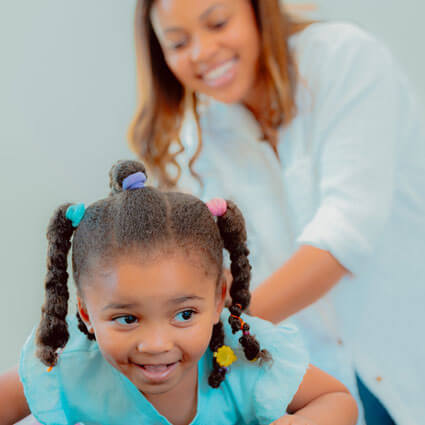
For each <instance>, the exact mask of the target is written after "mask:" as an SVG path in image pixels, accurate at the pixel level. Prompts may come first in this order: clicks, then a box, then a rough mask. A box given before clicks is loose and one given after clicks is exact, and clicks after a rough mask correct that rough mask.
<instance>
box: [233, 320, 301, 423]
mask: <svg viewBox="0 0 425 425" xmlns="http://www.w3.org/2000/svg"><path fill="white" fill-rule="evenodd" d="M242 317H243V319H244V320H245V321H246V322H247V323H249V325H250V328H251V329H250V332H251V334H252V335H255V337H256V339H257V341H258V342H259V344H260V346H261V348H262V349H265V350H267V352H268V353H269V355H270V360H269V361H262V362H259V361H257V362H249V361H248V360H246V359H245V357H244V354H243V352H242V350H241V346H240V344H239V342H238V339H239V337H240V333H237V334H236V335H232V334H231V331H229V328H230V326H229V325H228V324H227V323H225V329H226V332H227V335H226V339H227V342H231V346H232V347H233V348H234V350H235V353H236V354H237V357H238V360H237V361H236V363H234V364H233V365H232V366H231V368H232V370H231V372H230V373H229V374H228V376H226V380H228V381H229V386H230V387H231V388H232V392H233V398H234V400H235V402H236V405H237V407H238V410H239V412H240V413H241V415H242V417H243V419H244V421H245V423H247V424H248V423H249V424H250V423H256V424H259V425H269V424H270V423H272V422H273V421H275V420H277V419H278V418H280V417H281V416H284V415H285V413H286V409H287V407H288V405H289V404H290V403H291V401H292V399H293V398H294V396H295V394H296V392H297V391H298V388H299V386H300V384H301V382H302V380H303V377H304V375H305V373H306V371H307V367H308V364H309V356H308V353H307V351H306V349H305V347H304V344H303V341H302V339H301V336H300V334H299V332H298V330H297V328H296V327H295V326H293V325H289V324H280V325H274V324H272V323H270V322H267V321H265V320H261V319H258V318H256V317H251V316H245V315H243V316H242ZM254 418H255V420H254Z"/></svg>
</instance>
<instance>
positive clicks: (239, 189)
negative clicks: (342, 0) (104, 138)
mask: <svg viewBox="0 0 425 425" xmlns="http://www.w3.org/2000/svg"><path fill="white" fill-rule="evenodd" d="M283 3H284V2H282V1H281V0H231V1H219V0H139V1H138V6H137V9H136V21H135V22H136V53H137V56H138V61H137V64H138V69H139V76H140V78H139V81H140V83H141V84H140V101H141V102H140V109H139V110H138V112H137V114H136V116H135V119H134V122H133V125H132V128H131V131H130V136H131V142H132V145H133V148H134V150H135V152H137V153H138V155H140V157H142V158H144V160H145V161H146V163H147V165H148V166H149V167H150V169H151V170H152V172H154V173H155V174H156V175H157V176H158V179H159V180H160V181H162V182H163V183H164V184H167V185H174V184H177V186H178V187H180V188H181V189H183V188H184V189H185V190H187V191H189V192H192V193H194V194H196V195H198V196H199V197H200V198H201V199H203V200H208V199H209V198H210V197H211V196H221V197H224V198H226V199H227V198H228V199H233V200H234V201H235V202H237V204H238V206H239V208H240V209H241V210H242V211H243V214H244V217H245V219H246V223H247V228H248V234H249V236H250V240H249V244H248V247H249V249H250V251H251V257H250V258H251V262H252V264H253V271H254V272H253V276H252V288H253V294H252V302H251V307H250V311H251V313H252V315H254V316H259V317H262V318H264V319H267V320H270V321H273V322H276V323H278V322H281V321H282V320H284V319H286V318H288V317H290V316H292V315H294V316H292V318H291V319H293V320H295V321H296V322H297V325H298V326H299V328H300V330H301V331H302V332H303V335H304V337H305V340H306V342H307V345H308V348H309V351H310V353H311V355H312V363H313V364H317V366H319V367H320V368H323V369H324V370H325V371H326V372H328V373H330V374H332V375H333V376H335V377H337V378H338V379H340V380H341V381H342V382H343V383H344V384H345V385H347V387H348V388H349V389H350V390H351V391H352V393H353V394H356V392H357V390H356V373H355V372H357V374H358V375H359V376H360V377H361V381H363V383H365V384H366V386H365V385H363V384H362V383H360V388H361V389H363V390H366V392H367V391H368V389H369V391H370V392H372V393H374V394H375V395H376V396H377V397H378V398H379V399H380V400H381V401H382V404H384V405H385V407H386V409H387V410H389V413H390V414H388V413H387V412H386V411H385V409H383V408H382V406H380V405H379V403H376V399H374V398H373V397H368V400H375V403H372V404H370V403H369V402H367V404H366V407H367V409H366V415H367V423H368V425H394V421H396V422H397V424H398V425H410V424H415V425H416V424H420V423H422V422H423V418H424V416H425V403H423V397H422V398H421V397H418V394H421V395H422V394H423V393H424V382H425V363H424V362H423V358H424V357H425V339H423V338H419V339H418V335H421V334H422V333H423V329H422V324H423V323H424V321H425V313H424V312H425V310H424V308H423V305H422V304H423V300H424V299H425V285H423V279H422V278H420V276H424V275H425V262H424V261H423V255H422V253H423V252H424V251H425V173H424V172H423V168H424V158H425V132H424V126H423V116H424V115H423V112H422V111H421V109H420V108H419V107H418V104H417V100H416V96H415V93H414V91H413V90H412V88H411V87H410V85H409V84H408V82H407V79H406V77H405V75H404V74H403V72H401V70H400V68H399V66H398V65H397V63H396V61H395V60H394V58H393V57H392V55H391V53H390V52H389V51H388V49H387V48H386V47H385V46H383V45H382V43H381V42H380V41H379V40H377V39H376V38H375V37H373V36H372V35H371V34H368V33H367V32H365V31H364V30H362V29H360V28H358V27H356V26H354V25H351V24H348V23H343V22H314V23H311V22H299V21H298V22H297V21H295V20H294V19H293V18H292V17H291V16H290V15H289V14H288V13H287V9H286V8H285V7H284V6H283ZM182 124H184V125H183V126H182ZM199 181H201V182H202V186H201V185H200V184H199ZM295 313H296V314H295ZM394 337H395V338H396V340H397V343H396V344H394V342H393V341H394V340H393V338H394ZM412 342H413V345H414V349H413V348H412V349H406V347H413V345H412ZM366 387H367V388H366ZM369 406H370V408H369ZM375 411H376V412H375ZM375 413H376V414H377V415H378V417H376V418H375ZM393 420H394V421H393ZM362 423H363V422H362V418H361V414H360V419H359V425H361V424H362Z"/></svg>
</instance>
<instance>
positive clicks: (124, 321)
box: [113, 314, 137, 325]
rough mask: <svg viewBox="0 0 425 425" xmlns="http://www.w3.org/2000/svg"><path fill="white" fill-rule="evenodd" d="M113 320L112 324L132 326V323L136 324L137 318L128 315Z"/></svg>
mask: <svg viewBox="0 0 425 425" xmlns="http://www.w3.org/2000/svg"><path fill="white" fill-rule="evenodd" d="M113 320H114V322H117V323H119V324H120V325H132V324H133V323H136V322H137V317H136V316H133V315H131V314H128V315H126V316H120V317H116V318H115V319H113Z"/></svg>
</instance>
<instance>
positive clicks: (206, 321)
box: [79, 254, 225, 396]
mask: <svg viewBox="0 0 425 425" xmlns="http://www.w3.org/2000/svg"><path fill="white" fill-rule="evenodd" d="M196 260H197V259H196V258H190V256H189V258H188V257H187V256H186V257H184V256H183V255H178V254H176V255H169V256H166V257H165V258H164V257H160V256H157V257H156V258H155V260H154V261H145V262H143V261H141V260H140V258H138V257H136V256H130V257H127V258H125V259H122V260H120V261H119V262H117V263H116V264H114V266H113V267H109V268H108V269H106V270H105V269H101V270H99V271H97V272H96V273H95V274H93V275H91V276H90V278H89V277H87V279H90V280H89V281H87V282H84V281H83V282H82V287H83V292H82V297H81V298H79V311H80V315H81V317H82V319H83V320H84V321H85V323H86V325H87V327H88V329H89V331H91V330H93V332H94V334H95V336H96V340H97V342H98V344H99V349H100V350H101V352H102V354H103V356H104V358H105V359H106V360H107V361H108V362H109V363H110V364H111V365H112V366H113V367H115V368H116V369H118V370H119V371H120V372H121V373H122V374H124V375H125V376H126V377H127V378H128V379H129V380H130V381H131V382H132V383H133V384H134V385H135V386H136V387H137V388H138V389H139V390H140V391H141V392H143V393H144V394H145V395H146V396H149V395H158V394H164V393H167V392H170V391H171V392H172V393H173V394H174V393H175V391H177V392H178V391H182V390H184V389H185V388H188V387H189V388H190V387H191V386H192V385H195V387H196V377H197V363H198V361H199V359H200V358H201V357H202V355H203V354H204V353H205V351H206V350H207V348H208V344H209V341H210V339H211V334H212V328H213V325H214V324H215V323H217V322H218V320H219V317H220V313H221V310H222V308H223V303H224V295H225V286H224V287H222V286H220V287H219V288H217V285H216V276H213V275H212V274H207V273H206V272H205V270H204V267H201V266H200V265H199V264H200V261H199V259H198V262H197V261H196ZM83 279H84V278H83ZM223 285H224V284H223ZM195 387H194V388H195Z"/></svg>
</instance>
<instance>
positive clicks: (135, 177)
mask: <svg viewBox="0 0 425 425" xmlns="http://www.w3.org/2000/svg"><path fill="white" fill-rule="evenodd" d="M145 182H146V175H145V173H142V172H141V171H138V172H137V173H133V174H130V175H129V176H128V177H126V178H125V179H124V180H123V181H122V188H123V189H124V190H134V189H141V188H142V187H145Z"/></svg>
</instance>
